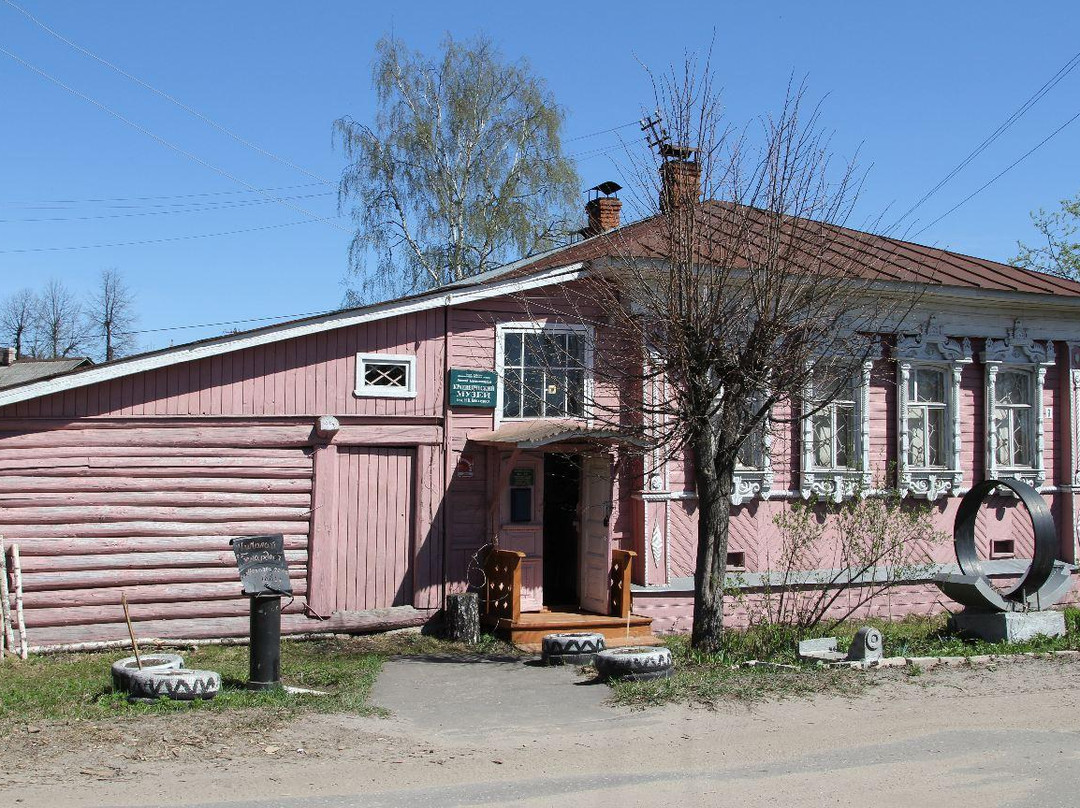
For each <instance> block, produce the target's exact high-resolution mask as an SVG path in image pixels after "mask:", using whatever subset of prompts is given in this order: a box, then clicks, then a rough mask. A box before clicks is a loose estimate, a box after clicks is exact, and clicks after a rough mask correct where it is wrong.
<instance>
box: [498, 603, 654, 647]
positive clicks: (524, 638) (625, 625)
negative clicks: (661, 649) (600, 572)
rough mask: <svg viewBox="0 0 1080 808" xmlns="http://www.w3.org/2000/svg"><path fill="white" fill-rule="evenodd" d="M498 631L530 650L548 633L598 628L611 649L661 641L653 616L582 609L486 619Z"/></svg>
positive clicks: (499, 634)
mask: <svg viewBox="0 0 1080 808" xmlns="http://www.w3.org/2000/svg"><path fill="white" fill-rule="evenodd" d="M485 622H487V624H488V625H489V626H492V627H493V628H494V630H495V634H496V635H497V636H499V637H501V638H503V639H505V640H508V641H510V642H512V643H513V644H514V645H516V646H517V647H519V648H521V649H522V650H526V651H539V650H540V645H541V642H542V641H543V639H544V636H545V635H547V634H558V633H562V632H567V631H595V632H599V633H601V634H603V635H604V641H605V643H606V644H607V645H608V647H610V648H617V647H619V646H623V645H656V644H658V643H659V642H660V641H659V640H658V639H657V638H656V637H655V636H654V635H653V633H652V618H651V617H642V616H640V615H631V616H630V618H629V620H627V619H626V618H623V617H609V616H606V615H600V614H583V613H581V612H524V613H522V615H521V619H520V620H515V621H514V622H513V623H509V622H508V621H506V620H499V621H485Z"/></svg>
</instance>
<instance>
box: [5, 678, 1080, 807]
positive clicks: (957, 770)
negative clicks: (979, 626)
mask: <svg viewBox="0 0 1080 808" xmlns="http://www.w3.org/2000/svg"><path fill="white" fill-rule="evenodd" d="M865 675H868V676H873V677H875V679H877V680H878V682H879V684H878V685H877V686H876V687H873V688H871V689H870V691H869V692H868V693H867V694H865V695H862V696H859V697H856V698H850V699H848V698H843V697H827V698H817V699H815V700H812V701H785V702H776V703H768V704H762V705H756V706H753V707H750V708H747V707H745V706H741V705H737V704H725V705H722V706H720V707H718V708H716V709H705V708H701V707H691V706H669V707H665V708H663V709H652V710H647V711H629V710H625V709H616V708H612V707H610V706H607V705H606V704H605V703H604V699H605V698H606V697H607V688H606V687H604V686H596V685H587V684H582V680H581V678H580V677H579V676H577V675H576V673H575V672H574V671H572V670H564V669H544V668H537V667H531V666H528V665H523V664H522V663H521V662H520V661H504V662H490V661H489V662H460V661H434V660H400V661H394V662H390V663H388V664H387V666H386V669H385V670H384V672H383V674H382V676H381V677H380V680H379V683H378V685H377V687H376V691H375V693H374V698H373V700H374V702H375V703H376V704H379V705H381V706H383V707H386V708H387V709H388V710H390V711H391V713H392V715H391V716H390V717H387V718H357V717H353V716H340V715H337V716H308V717H305V718H303V719H300V720H298V721H294V722H291V723H287V724H284V725H281V726H273V723H274V719H273V717H272V716H258V717H256V718H255V719H248V720H246V721H245V722H243V723H241V724H237V722H236V719H235V718H233V717H229V716H220V715H195V714H193V715H189V716H171V717H169V716H159V717H155V718H154V719H153V720H145V721H142V722H139V723H138V724H123V725H119V726H101V725H97V724H93V725H91V724H87V725H85V726H80V725H74V726H71V727H67V728H56V727H30V728H29V730H28V731H27V733H26V736H25V737H23V738H12V739H8V741H7V744H8V751H6V752H3V753H0V764H2V768H0V786H2V788H0V806H16V805H17V806H74V807H76V808H78V807H80V806H135V805H138V806H159V805H160V806H170V807H171V806H230V808H238V807H239V806H243V808H248V806H250V808H255V806H259V808H273V807H274V806H281V808H286V807H287V808H294V807H295V808H299V807H300V806H305V807H309V808H341V807H343V806H354V805H355V806H361V805H362V806H366V807H370V808H377V807H378V806H427V807H430V808H434V807H435V806H462V805H504V804H515V805H527V806H548V805H550V806H564V805H572V806H594V805H595V806H606V807H608V806H655V805H676V804H677V805H680V806H682V805H687V806H698V805H700V806H706V805H707V806H713V805H721V804H734V805H740V806H770V805H783V806H823V805H860V806H861V805H865V804H867V803H870V804H873V805H875V806H878V807H879V808H888V807H889V806H905V808H908V807H909V806H922V805H933V806H935V808H938V807H942V808H943V807H944V806H967V805H971V806H976V805H977V806H980V808H988V807H989V806H1024V808H1029V807H1030V806H1032V805H1038V806H1041V807H1042V808H1051V807H1052V806H1069V808H1073V807H1074V806H1077V805H1080V723H1078V722H1080V714H1078V707H1080V662H1071V661H1058V660H1053V661H1045V660H1028V661H1025V662H1017V663H1003V664H998V665H996V666H995V667H992V668H981V669H968V668H957V669H936V670H932V671H928V672H926V673H924V674H923V675H922V676H918V677H911V676H907V675H905V674H903V673H901V672H887V671H879V672H871V673H868V674H865ZM268 723H269V724H270V725H271V727H272V729H271V730H270V731H269V732H267V731H266V726H267V724H268ZM35 738H42V739H43V740H42V742H40V743H35V740H34V739H35Z"/></svg>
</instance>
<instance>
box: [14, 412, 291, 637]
mask: <svg viewBox="0 0 1080 808" xmlns="http://www.w3.org/2000/svg"><path fill="white" fill-rule="evenodd" d="M7 425H14V424H10V423H9V424H7ZM80 426H81V427H82V428H75V429H72V428H68V429H63V428H52V429H46V430H42V431H37V432H30V431H23V430H20V431H7V432H2V433H0V535H3V536H4V539H5V542H6V544H7V545H8V546H10V545H11V544H13V543H16V542H17V543H18V544H19V547H20V551H21V555H22V559H23V588H24V605H25V608H26V624H27V631H28V634H29V638H30V644H31V645H52V644H57V643H67V642H82V641H88V640H90V639H116V638H120V637H122V636H124V633H125V629H124V627H123V619H124V617H123V610H122V608H121V606H120V602H121V595H123V594H126V595H127V599H128V602H129V603H130V604H131V612H132V619H133V620H134V621H135V622H136V628H137V630H138V632H139V633H140V634H141V635H142V636H166V637H167V636H189V637H190V636H218V635H219V634H221V633H222V632H225V633H241V634H242V633H246V618H245V615H246V614H247V611H248V602H247V599H245V598H241V597H240V596H239V595H240V583H239V579H238V576H237V571H236V561H235V558H234V557H233V554H232V551H231V549H230V547H229V539H230V538H232V537H234V536H244V535H254V534H259V533H282V534H283V535H284V536H285V548H286V557H287V560H288V563H289V569H290V573H289V575H290V579H291V580H292V584H293V592H294V593H295V594H296V596H297V597H296V599H295V600H294V601H293V602H292V603H291V604H289V605H288V606H287V607H286V609H285V613H286V614H287V615H295V616H297V617H298V618H299V619H300V620H301V621H302V622H301V623H300V624H297V626H300V625H302V623H308V622H311V621H308V620H307V619H306V618H302V617H300V615H301V610H302V608H303V605H304V603H305V602H306V595H307V561H308V535H309V526H310V518H311V507H312V506H311V492H312V461H311V457H310V450H309V449H306V448H305V447H304V446H302V445H300V444H299V442H298V441H297V440H295V438H294V439H293V440H289V435H290V434H293V435H296V436H299V435H300V432H299V430H297V429H290V427H288V426H283V425H269V426H262V427H260V426H256V425H244V426H237V425H226V424H217V425H213V426H208V425H204V426H202V427H200V428H198V429H193V428H190V429H189V428H186V425H184V424H183V423H181V422H175V423H171V424H166V425H154V426H140V425H137V424H127V425H126V427H122V426H120V425H117V424H112V425H110V426H109V427H105V425H101V428H90V427H91V426H92V425H91V424H82V425H80ZM187 426H189V425H187ZM289 443H293V444H294V445H288V444H289ZM283 444H284V445H283ZM291 619H292V618H290V620H291ZM294 622H295V621H294ZM289 625H291V624H290V623H288V622H287V628H288V626H289ZM294 630H296V629H294ZM207 632H210V633H209V634H207Z"/></svg>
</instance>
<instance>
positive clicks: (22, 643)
mask: <svg viewBox="0 0 1080 808" xmlns="http://www.w3.org/2000/svg"><path fill="white" fill-rule="evenodd" d="M11 566H12V570H13V571H14V573H15V615H16V616H17V617H18V620H19V656H20V657H21V658H22V659H26V619H25V618H24V616H23V592H22V565H21V563H20V562H19V545H17V544H13V545H11Z"/></svg>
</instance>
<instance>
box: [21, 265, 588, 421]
mask: <svg viewBox="0 0 1080 808" xmlns="http://www.w3.org/2000/svg"><path fill="white" fill-rule="evenodd" d="M584 266H585V265H584V264H583V263H581V262H578V263H576V264H570V265H568V266H563V267H557V268H555V269H550V270H545V271H543V272H539V273H537V274H536V275H530V276H529V277H527V278H517V279H513V280H508V281H501V282H499V281H496V282H492V283H487V284H484V285H482V286H475V287H468V288H466V289H462V290H455V291H449V292H448V291H447V290H445V289H440V290H436V291H434V292H432V293H431V294H429V295H426V296H424V297H420V298H412V299H408V300H399V301H390V302H388V303H376V304H375V305H373V306H367V307H365V308H363V309H347V310H345V311H340V312H334V313H332V314H324V315H321V316H319V317H314V318H311V319H309V320H302V321H300V322H292V323H284V324H282V325H275V326H268V327H266V328H260V329H257V330H254V331H248V332H242V333H240V334H230V335H228V336H224V337H215V338H212V339H210V340H208V341H205V342H198V343H192V344H190V345H181V346H178V347H176V348H166V349H164V350H161V351H155V352H153V353H150V354H143V355H141V356H133V357H131V358H130V359H121V360H119V361H117V362H115V363H110V364H107V365H99V366H96V367H90V368H86V369H85V370H81V371H75V372H74V373H71V374H69V375H64V376H57V377H55V378H52V379H46V380H44V381H40V382H30V383H28V384H24V385H20V386H18V387H12V388H8V389H6V390H0V407H2V406H6V405H9V404H17V403H19V402H20V401H29V400H30V399H34V398H40V397H42V396H47V395H52V394H54V393H62V392H65V391H67V390H74V389H76V388H78V387H86V386H88V385H91V384H98V383H100V382H105V381H110V380H112V379H118V378H121V377H123V376H131V375H133V374H135V373H142V372H144V371H148V370H157V369H158V368H163V367H168V366H170V365H178V364H181V363H183V362H192V361H195V360H198V359H206V358H208V357H211V356H219V355H221V354H226V353H231V352H233V351H242V350H244V349H246V348H253V347H256V346H259V345H266V344H268V343H271V342H280V341H282V340H287V339H294V338H296V337H306V336H308V335H310V334H318V333H320V332H323V331H333V330H334V329H337V328H348V327H349V326H353V325H359V324H361V323H367V322H371V321H373V320H381V319H385V318H387V317H397V316H400V315H403V314H413V313H415V312H419V311H427V310H429V309H436V308H440V307H442V306H454V305H460V304H462V303H469V302H472V301H476V300H485V299H487V298H491V297H499V296H500V295H508V294H513V293H515V292H524V291H527V290H529V289H536V288H538V287H541V286H550V285H552V284H555V283H565V282H566V281H572V280H577V279H579V278H581V277H583V276H584V275H585V270H584Z"/></svg>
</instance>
